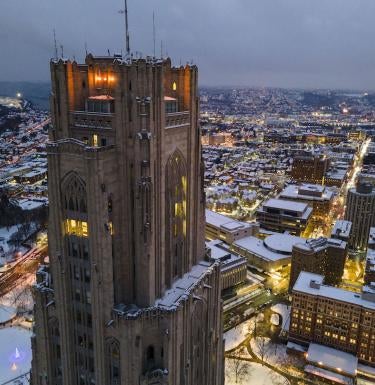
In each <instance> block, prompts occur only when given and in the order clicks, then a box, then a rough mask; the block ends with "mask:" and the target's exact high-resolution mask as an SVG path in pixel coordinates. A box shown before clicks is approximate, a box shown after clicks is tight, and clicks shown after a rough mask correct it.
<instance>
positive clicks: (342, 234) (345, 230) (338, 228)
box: [331, 220, 352, 242]
mask: <svg viewBox="0 0 375 385" xmlns="http://www.w3.org/2000/svg"><path fill="white" fill-rule="evenodd" d="M351 230H352V222H350V221H345V220H337V221H336V222H335V225H334V226H333V229H332V231H331V238H334V239H341V240H342V241H345V242H348V241H349V239H350V234H351Z"/></svg>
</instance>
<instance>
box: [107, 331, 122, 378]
mask: <svg viewBox="0 0 375 385" xmlns="http://www.w3.org/2000/svg"><path fill="white" fill-rule="evenodd" d="M106 345H107V362H108V365H107V371H108V375H107V378H108V381H109V382H108V385H120V383H121V369H120V368H121V366H120V365H121V364H120V343H119V341H117V340H116V339H115V338H110V339H109V340H107V342H106Z"/></svg>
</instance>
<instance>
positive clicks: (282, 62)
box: [0, 0, 375, 91]
mask: <svg viewBox="0 0 375 385" xmlns="http://www.w3.org/2000/svg"><path fill="white" fill-rule="evenodd" d="M2 7H3V12H1V15H0V21H1V23H0V25H1V27H0V43H1V45H2V47H4V48H3V49H4V51H6V52H7V54H8V57H9V58H10V59H11V61H12V62H13V65H12V66H8V65H6V63H4V64H0V74H1V75H0V81H1V80H25V81H27V80H30V81H37V80H42V81H43V80H48V73H49V71H48V65H47V64H46V63H48V59H49V58H51V57H52V56H53V55H54V46H53V29H54V28H55V29H56V33H57V39H58V46H59V47H58V49H59V54H60V51H61V48H60V45H63V46H64V56H67V57H70V58H73V57H74V56H76V58H77V60H81V59H82V52H84V46H85V42H86V43H87V48H88V51H89V52H92V53H93V54H95V55H99V54H106V52H107V49H110V51H111V53H113V52H114V51H120V50H121V48H122V47H123V45H124V38H123V36H124V26H123V17H122V16H121V15H120V14H119V13H118V11H119V10H120V9H121V8H123V4H122V1H116V2H111V4H110V6H107V7H106V8H105V9H104V10H103V7H102V5H101V4H100V3H99V2H97V1H92V2H90V7H88V3H85V2H82V3H80V4H75V3H73V2H72V1H67V2H64V4H63V5H59V4H48V3H47V2H42V3H41V2H36V1H35V0H32V1H30V2H28V3H27V4H21V2H19V1H17V2H12V3H10V2H8V3H3V4H2ZM21 7H22V8H21ZM153 11H155V15H156V39H157V44H156V54H157V56H160V50H161V46H160V41H161V40H163V42H164V48H163V50H164V55H166V54H167V53H168V54H169V55H170V56H172V57H174V58H175V59H176V63H175V64H179V60H181V62H182V63H183V64H184V63H186V62H191V61H193V62H194V63H195V64H197V65H199V67H200V84H201V85H203V86H213V85H218V86H230V85H232V86H239V85H241V86H255V87H263V86H267V87H286V88H340V89H360V90H368V91H371V90H374V89H375V84H371V82H369V81H368V79H371V78H374V77H375V65H374V63H375V54H374V53H372V52H371V51H370V50H369V47H368V44H367V42H368V37H369V36H371V35H372V34H373V32H375V31H374V26H373V25H372V23H371V15H372V14H374V11H375V5H374V4H373V3H372V2H371V1H367V0H364V1H361V2H360V3H345V4H343V3H342V2H340V1H338V0H334V1H331V2H326V1H322V0H320V1H318V2H314V4H312V3H310V2H307V1H303V2H301V1H296V0H286V1H283V2H273V3H272V7H271V3H270V1H263V2H260V1H251V2H245V1H241V0H236V1H235V2H233V3H232V4H230V5H228V4H226V3H224V2H223V1H222V0H220V1H219V2H215V3H214V2H213V1H211V0H210V1H207V2H204V3H203V4H202V3H200V2H198V1H197V0H193V1H192V2H190V3H189V4H176V3H175V2H172V1H171V0H163V1H162V0H155V1H154V2H153V6H148V7H146V2H145V0H141V1H137V2H133V1H129V18H130V31H131V48H132V50H133V52H135V51H140V52H142V53H143V55H147V54H151V55H152V54H153V36H152V13H153ZM73 12H79V13H81V14H85V15H86V17H85V18H74V17H70V15H71V14H72V13H73ZM98 14H100V17H101V19H100V20H98V19H97V15H98ZM40 15H43V17H40ZM38 18H39V19H40V22H38V23H36V22H35V20H38ZM66 20H69V27H68V26H67V23H66ZM190 20H193V21H192V22H190ZM140 21H141V22H140ZM98 23H99V25H100V26H101V28H96V26H97V25H98ZM73 35H74V39H73ZM77 36H78V37H77ZM197 41H199V44H196V42H197ZM25 57H27V58H28V60H29V62H30V64H29V67H28V71H27V72H25V71H24V70H22V68H23V61H24V60H25ZM230 67H235V68H236V71H228V68H230ZM212 68H215V70H214V71H212Z"/></svg>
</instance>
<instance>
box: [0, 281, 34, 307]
mask: <svg viewBox="0 0 375 385" xmlns="http://www.w3.org/2000/svg"><path fill="white" fill-rule="evenodd" d="M34 283H35V274H27V275H24V276H23V279H22V281H19V283H18V284H17V286H16V287H15V288H14V289H13V290H12V291H10V292H9V293H7V294H5V295H3V296H2V297H0V306H1V305H2V306H9V307H16V308H20V310H22V311H28V310H32V309H33V306H34V301H33V298H32V293H31V286H32V285H33V284H34Z"/></svg>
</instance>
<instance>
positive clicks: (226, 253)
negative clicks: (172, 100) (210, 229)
mask: <svg viewBox="0 0 375 385" xmlns="http://www.w3.org/2000/svg"><path fill="white" fill-rule="evenodd" d="M206 247H207V248H208V249H209V250H210V253H209V256H210V259H211V260H212V261H213V262H216V261H219V262H220V275H221V290H225V289H228V288H230V287H232V286H236V285H239V284H241V283H243V282H245V280H246V276H247V260H246V258H244V257H241V256H239V255H236V254H233V253H232V252H231V251H230V249H229V246H228V245H226V244H225V243H224V242H223V241H220V240H218V239H215V240H213V241H210V242H207V243H206Z"/></svg>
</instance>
